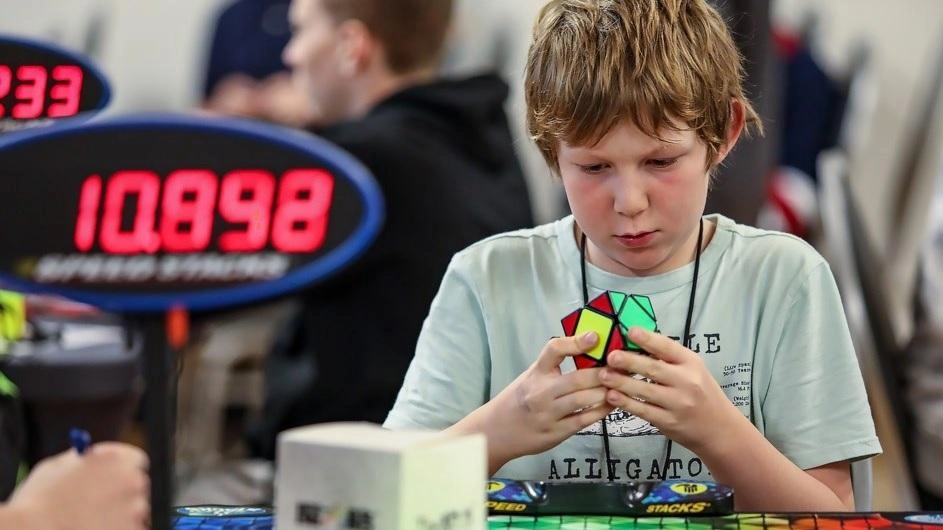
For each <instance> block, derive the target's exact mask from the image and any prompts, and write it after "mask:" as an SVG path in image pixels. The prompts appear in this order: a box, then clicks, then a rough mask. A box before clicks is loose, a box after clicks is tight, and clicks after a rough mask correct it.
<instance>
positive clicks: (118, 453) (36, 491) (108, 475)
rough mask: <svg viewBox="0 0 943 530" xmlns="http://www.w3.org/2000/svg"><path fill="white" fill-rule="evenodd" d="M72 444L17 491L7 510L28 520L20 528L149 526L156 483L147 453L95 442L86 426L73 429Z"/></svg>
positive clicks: (139, 529) (135, 529) (136, 529)
mask: <svg viewBox="0 0 943 530" xmlns="http://www.w3.org/2000/svg"><path fill="white" fill-rule="evenodd" d="M69 443H70V445H71V446H72V448H73V449H70V450H68V451H64V452H62V453H59V454H58V455H55V456H52V457H49V458H46V459H44V460H42V461H41V462H40V463H39V464H38V465H37V466H36V467H34V468H33V469H32V471H31V472H30V474H29V475H28V476H27V478H26V481H25V482H24V483H23V484H22V485H21V486H20V487H19V488H18V489H17V490H16V491H15V492H14V493H13V496H12V497H11V498H10V502H9V503H8V505H7V507H6V508H7V509H8V510H9V511H12V512H14V513H15V514H16V515H17V516H18V517H19V519H17V521H22V523H23V524H22V525H18V526H17V527H20V528H28V529H33V528H35V529H42V530H101V529H102V528H108V529H109V530H112V529H114V530H144V529H146V528H147V527H148V520H149V518H150V485H149V482H148V476H147V466H148V461H147V455H146V454H145V453H144V451H142V450H141V449H139V448H137V447H134V446H132V445H128V444H125V443H119V442H96V443H95V444H91V437H90V436H89V433H88V432H86V431H84V430H82V429H72V431H70V433H69ZM0 515H2V514H0ZM0 520H3V519H2V517H0Z"/></svg>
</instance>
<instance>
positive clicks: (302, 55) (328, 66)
mask: <svg viewBox="0 0 943 530" xmlns="http://www.w3.org/2000/svg"><path fill="white" fill-rule="evenodd" d="M288 18H289V22H290V23H291V26H292V36H291V40H290V41H289V42H288V45H287V46H286V47H285V50H284V51H283V52H282V60H283V61H284V62H285V64H286V65H288V66H289V67H291V70H292V75H293V77H294V78H295V82H296V83H298V84H300V85H301V87H302V89H303V90H304V91H305V93H306V94H308V95H309V96H310V98H311V102H312V104H313V108H314V113H315V115H316V116H315V122H316V123H318V124H319V125H330V124H333V123H335V122H338V121H341V120H342V119H344V117H345V116H344V109H346V108H347V101H348V99H347V94H348V93H349V87H348V84H347V82H346V80H345V76H344V75H343V69H342V66H341V56H342V53H341V39H340V37H339V35H338V31H337V25H336V24H335V23H334V21H333V20H332V18H331V16H330V15H329V14H328V13H327V12H326V11H325V9H324V7H323V5H322V3H321V0H292V2H291V7H290V8H289V12H288Z"/></svg>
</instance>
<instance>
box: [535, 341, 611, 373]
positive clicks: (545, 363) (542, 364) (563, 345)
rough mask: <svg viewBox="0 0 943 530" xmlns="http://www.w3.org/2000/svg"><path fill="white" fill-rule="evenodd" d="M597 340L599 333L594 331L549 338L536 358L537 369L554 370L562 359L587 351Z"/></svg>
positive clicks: (543, 370)
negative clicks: (572, 335) (573, 335)
mask: <svg viewBox="0 0 943 530" xmlns="http://www.w3.org/2000/svg"><path fill="white" fill-rule="evenodd" d="M598 341H599V335H598V334H597V333H596V332H595V331H589V332H587V333H584V334H582V335H578V336H575V337H556V338H553V339H550V341H549V342H547V345H546V346H544V349H543V351H541V352H540V357H538V358H537V369H538V370H540V371H542V372H553V371H556V370H557V369H558V368H559V367H560V363H562V362H563V360H564V359H566V358H567V357H572V356H574V355H579V354H581V353H585V352H587V351H589V350H590V349H592V347H593V346H595V345H596V342H598Z"/></svg>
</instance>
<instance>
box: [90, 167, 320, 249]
mask: <svg viewBox="0 0 943 530" xmlns="http://www.w3.org/2000/svg"><path fill="white" fill-rule="evenodd" d="M276 182H277V183H278V190H277V196H276V189H275V185H276ZM333 192H334V177H333V175H331V174H330V173H328V172H327V171H324V170H322V169H290V170H288V171H286V172H285V173H284V174H283V175H281V176H280V178H279V179H278V180H277V181H276V178H275V176H274V175H273V174H272V173H271V172H268V171H265V170H259V169H236V170H233V171H230V172H228V173H227V174H226V175H224V176H222V177H220V176H218V175H217V174H215V173H214V172H213V171H210V170H207V169H178V170H175V171H173V172H172V173H170V174H169V175H167V177H166V178H165V179H161V176H160V175H158V174H156V173H154V172H153V171H141V170H123V171H118V172H116V173H114V174H113V175H111V176H110V177H109V178H108V179H107V180H103V179H102V177H101V176H99V175H90V176H88V177H86V179H85V181H84V182H83V183H82V186H81V191H80V193H79V196H78V214H77V216H76V221H75V248H76V250H78V251H80V252H90V251H92V250H94V249H96V248H97V249H100V250H101V251H102V252H104V253H106V254H154V253H158V252H163V253H178V252H179V253H186V252H205V251H206V250H207V249H208V248H210V245H211V243H212V244H213V248H215V249H217V250H219V251H220V252H225V253H235V252H258V251H261V250H264V249H266V248H271V249H272V250H275V251H278V252H287V253H295V252H314V251H316V250H318V249H319V248H320V246H321V244H323V242H324V236H325V234H326V232H327V224H328V214H329V213H330V212H329V210H330V206H331V198H332V196H333ZM132 204H133V206H132ZM129 208H134V212H133V213H132V214H130V217H132V218H133V220H132V221H131V223H130V226H128V225H127V224H126V223H125V222H124V219H125V218H127V217H129V215H126V210H128V209H129ZM217 214H218V217H219V218H221V219H222V221H223V222H224V223H226V224H227V225H231V226H232V227H233V228H229V229H227V230H225V231H224V232H222V233H219V235H218V238H217V240H216V241H211V240H212V239H213V225H214V221H215V219H216V217H217Z"/></svg>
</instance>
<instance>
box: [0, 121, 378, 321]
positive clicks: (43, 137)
mask: <svg viewBox="0 0 943 530" xmlns="http://www.w3.org/2000/svg"><path fill="white" fill-rule="evenodd" d="M0 201H2V203H0V281H3V282H5V283H7V284H9V285H11V286H16V287H20V288H24V289H30V290H43V291H51V292H55V293H58V294H62V295H65V296H68V297H70V298H73V299H76V300H79V301H82V302H86V303H90V304H93V305H96V306H99V307H102V308H104V309H107V310H111V311H114V312H150V311H162V310H164V309H166V308H168V307H170V306H172V305H177V304H179V305H183V306H185V307H188V308H190V309H191V310H197V311H198V310H204V309H212V308H221V307H225V306H229V305H238V304H244V303H247V302H251V301H254V300H257V299H261V298H267V297H271V296H275V295H278V294H284V293H287V292H290V291H292V290H296V289H298V288H301V287H303V286H305V285H307V284H310V283H314V282H317V281H319V280H321V279H322V278H324V277H326V276H328V275H330V274H332V273H334V272H336V271H337V270H339V269H340V268H342V267H344V266H345V265H347V264H348V263H349V262H351V261H353V260H355V259H356V258H357V256H359V255H360V254H361V253H362V252H363V251H364V250H365V249H366V248H367V246H368V245H370V243H371V242H372V240H373V238H374V237H375V236H376V234H377V233H378V231H379V228H380V226H381V224H382V218H383V201H382V197H381V194H380V192H379V189H378V187H377V186H376V183H375V182H374V180H373V178H372V177H371V176H370V174H369V173H368V172H367V170H366V169H365V168H364V167H363V166H362V165H361V164H360V163H358V162H357V161H356V160H354V159H353V158H352V157H351V156H349V155H348V154H346V153H345V152H343V151H341V150H340V149H339V148H337V147H335V146H333V145H332V144H329V143H327V142H326V141H324V140H321V139H320V138H317V137H315V136H312V135H308V134H304V133H300V132H295V131H291V130H288V129H283V128H279V127H274V126H265V125H261V124H257V123H251V122H246V121H241V120H229V119H209V118H202V117H189V116H157V115H151V116H136V117H130V118H120V119H112V120H103V121H99V122H94V123H87V124H81V125H80V124H64V125H60V126H56V127H52V128H44V129H37V130H32V131H25V132H21V133H16V134H13V135H7V136H6V137H4V138H2V139H0Z"/></svg>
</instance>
